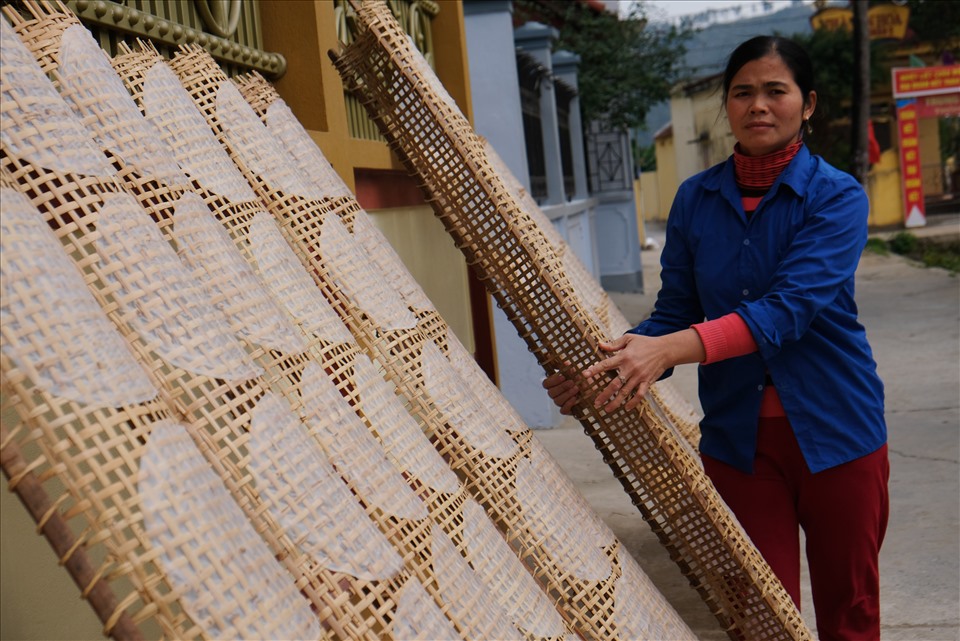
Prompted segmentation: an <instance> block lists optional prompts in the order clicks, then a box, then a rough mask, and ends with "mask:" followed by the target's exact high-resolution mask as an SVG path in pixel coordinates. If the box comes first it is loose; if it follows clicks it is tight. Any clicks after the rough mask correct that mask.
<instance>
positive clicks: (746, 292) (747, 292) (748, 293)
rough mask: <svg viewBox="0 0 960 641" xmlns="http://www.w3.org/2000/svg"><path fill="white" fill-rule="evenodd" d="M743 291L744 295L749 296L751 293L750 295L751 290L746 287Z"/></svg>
mask: <svg viewBox="0 0 960 641" xmlns="http://www.w3.org/2000/svg"><path fill="white" fill-rule="evenodd" d="M742 293H743V295H744V296H749V295H750V290H749V289H745V290H743V292H742Z"/></svg>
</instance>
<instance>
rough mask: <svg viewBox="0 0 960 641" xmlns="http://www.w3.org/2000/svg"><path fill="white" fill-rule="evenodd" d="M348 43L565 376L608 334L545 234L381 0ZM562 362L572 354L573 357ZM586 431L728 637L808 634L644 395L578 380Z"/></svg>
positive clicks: (343, 57) (391, 126)
mask: <svg viewBox="0 0 960 641" xmlns="http://www.w3.org/2000/svg"><path fill="white" fill-rule="evenodd" d="M357 26H358V32H357V33H356V34H355V35H356V37H355V40H354V42H353V43H352V44H351V45H349V46H346V47H345V48H344V49H343V50H342V51H341V52H340V53H339V54H336V55H334V56H333V57H334V62H335V64H336V66H337V68H338V70H339V71H340V74H341V76H342V77H343V78H344V82H345V85H346V86H347V87H348V88H349V90H351V91H352V92H353V93H355V95H357V96H358V97H359V98H360V99H361V101H362V102H363V103H364V104H365V106H366V108H367V110H368V113H369V114H370V115H371V117H372V118H373V119H374V120H375V121H376V122H377V124H378V126H379V127H380V129H381V132H382V133H383V134H384V135H385V137H386V138H387V140H388V141H389V142H390V144H391V146H392V147H393V149H394V150H395V151H396V153H397V154H398V155H399V156H400V158H401V159H402V160H403V161H404V163H405V164H406V166H407V168H408V169H409V170H410V171H411V172H412V173H414V174H416V175H417V177H418V178H419V179H420V180H421V181H422V182H423V185H424V190H425V192H426V194H427V196H428V200H429V201H430V202H431V203H432V204H433V205H434V208H435V211H436V213H437V215H438V216H439V217H440V218H441V220H442V221H443V222H444V224H445V226H446V227H447V230H448V231H449V232H450V233H451V234H452V235H453V237H454V239H455V242H456V243H457V244H458V246H460V247H461V249H462V251H463V252H464V253H465V254H466V256H467V258H468V261H469V262H471V263H473V264H475V268H476V270H477V272H478V274H479V275H480V276H481V277H482V278H483V279H484V280H485V282H486V283H487V285H488V287H489V288H490V290H491V291H492V292H493V293H494V295H495V296H496V298H497V300H498V302H499V303H500V306H501V307H502V308H503V309H504V310H505V311H506V312H507V315H508V317H510V318H511V320H512V321H513V322H514V324H515V326H516V327H517V329H518V331H519V332H520V334H521V336H522V337H524V339H525V340H526V341H527V343H528V346H529V347H530V348H531V350H532V351H533V352H534V353H535V354H536V356H537V358H538V359H539V360H540V362H541V364H543V365H544V367H545V369H547V371H557V370H563V371H564V372H565V374H566V375H567V376H568V377H571V378H578V376H579V374H578V373H579V372H580V371H582V370H583V369H585V368H586V367H587V366H588V365H590V364H591V363H593V362H595V361H596V360H597V359H598V357H599V351H598V349H597V347H596V344H597V342H598V340H600V339H602V338H603V336H602V335H601V334H600V330H599V327H598V325H597V323H596V322H594V320H593V318H592V315H591V314H590V312H589V310H585V309H583V305H582V303H581V302H580V301H579V300H578V299H577V298H576V296H575V295H574V292H573V288H572V287H571V286H570V281H569V280H568V279H567V278H566V277H565V275H564V274H563V272H562V269H561V268H560V265H559V263H560V261H559V260H558V259H556V258H555V257H553V258H551V257H550V256H549V255H547V256H545V255H544V253H543V247H544V246H545V245H546V244H547V241H546V240H545V238H544V236H543V233H542V232H539V231H537V229H536V226H535V225H534V224H533V223H532V221H531V220H530V219H529V216H528V215H527V214H525V213H524V211H523V210H522V209H521V208H520V206H519V205H518V203H517V202H516V201H515V200H514V199H513V197H511V195H510V193H509V190H508V189H507V188H506V186H505V185H504V184H503V181H502V180H501V179H500V178H499V177H498V175H497V172H496V171H495V169H494V168H493V167H492V166H491V164H490V162H489V160H488V158H487V155H486V153H485V151H484V148H483V145H482V142H481V141H480V140H479V139H478V138H477V136H476V135H475V134H474V133H473V132H472V130H471V128H470V126H469V123H467V121H466V120H465V119H464V118H463V116H462V114H460V113H459V111H458V110H457V109H456V108H455V106H453V105H452V102H451V101H449V99H445V98H444V96H443V95H442V94H441V93H440V92H439V91H437V90H436V85H438V84H439V83H438V82H437V81H436V78H435V77H434V76H433V75H432V74H431V73H430V72H429V70H428V69H427V68H426V66H425V65H424V64H423V62H422V60H421V59H420V57H419V54H418V53H417V52H416V51H415V50H414V49H413V48H412V47H411V46H410V45H409V43H408V41H407V39H406V37H405V36H404V34H403V32H402V30H401V29H400V28H399V26H398V25H397V24H396V21H395V20H394V19H393V17H392V16H391V15H390V12H389V10H388V9H387V8H386V7H385V5H383V4H382V3H379V2H365V3H363V4H362V6H360V7H358V11H357ZM567 363H569V365H567ZM579 383H580V388H581V390H584V397H585V399H584V402H583V403H582V404H581V406H580V407H579V409H578V411H579V413H580V420H581V422H582V424H583V425H584V428H585V430H586V432H587V433H588V434H589V435H590V436H591V437H592V438H593V439H594V442H595V443H596V444H597V446H598V448H599V449H600V450H601V451H602V452H603V454H604V455H605V460H607V461H608V462H609V464H610V465H611V468H612V469H613V471H614V473H615V475H616V476H617V477H618V478H619V479H620V481H621V483H622V484H623V486H624V488H625V490H626V491H627V492H628V494H629V495H630V496H631V498H632V500H633V501H634V504H635V505H637V507H638V508H639V509H640V510H641V513H642V514H643V516H644V518H645V519H646V520H647V521H648V523H650V524H651V526H652V528H653V529H654V531H655V532H656V533H657V535H658V536H659V537H660V539H661V541H662V542H663V543H664V545H666V546H667V547H668V549H669V550H670V552H671V555H672V556H673V558H675V559H676V561H677V563H678V565H680V567H681V570H682V571H683V572H684V573H685V574H687V575H688V576H690V577H691V580H692V582H693V583H694V584H695V586H696V587H697V589H698V590H699V592H700V594H701V596H702V597H703V598H704V600H705V601H706V602H707V604H708V605H709V606H710V607H711V609H712V610H713V611H714V613H715V614H716V616H717V618H718V620H719V621H720V623H721V624H722V625H723V627H724V628H725V629H727V630H728V633H729V635H730V636H731V638H749V639H774V638H808V637H809V631H808V630H807V629H806V627H805V626H804V624H803V622H802V620H801V618H800V616H799V613H798V612H797V611H796V608H795V607H794V606H793V604H792V602H791V600H790V598H789V596H788V595H787V594H786V592H785V590H784V589H783V587H782V586H781V585H780V583H779V581H778V580H777V579H776V577H775V576H774V575H773V573H772V572H771V571H770V569H769V567H768V566H767V565H766V563H765V562H764V561H763V559H762V557H761V556H760V555H759V553H758V552H757V551H756V549H755V548H754V547H753V546H752V544H750V542H749V541H748V540H747V538H746V536H745V535H744V533H743V531H742V530H741V529H740V527H739V525H738V524H737V523H736V521H735V520H734V518H733V517H732V515H731V514H730V513H729V511H728V510H727V509H726V507H725V506H724V504H723V503H722V501H721V500H720V498H719V497H718V496H717V494H716V492H715V490H714V489H713V487H712V485H711V484H710V482H709V480H708V479H707V478H706V476H705V475H704V474H703V471H702V469H701V468H700V466H699V465H698V463H697V461H696V460H695V456H694V454H693V452H692V450H691V449H690V448H689V447H688V446H687V445H686V444H685V443H684V442H683V441H682V439H681V437H680V436H679V435H678V434H677V433H676V432H675V431H674V430H673V429H672V427H671V426H670V425H669V424H667V423H666V422H665V421H663V420H661V419H660V417H659V416H658V415H657V413H656V412H655V411H653V410H652V409H651V408H650V403H649V399H647V400H645V402H644V404H643V405H642V407H641V409H640V411H635V412H627V411H625V410H622V409H620V410H617V411H614V412H612V413H609V414H607V413H605V412H603V411H602V410H594V409H593V408H592V401H593V398H594V397H595V396H596V394H598V393H599V391H600V389H601V388H602V385H600V384H599V383H598V382H594V383H592V384H591V383H588V382H587V381H584V380H580V381H579Z"/></svg>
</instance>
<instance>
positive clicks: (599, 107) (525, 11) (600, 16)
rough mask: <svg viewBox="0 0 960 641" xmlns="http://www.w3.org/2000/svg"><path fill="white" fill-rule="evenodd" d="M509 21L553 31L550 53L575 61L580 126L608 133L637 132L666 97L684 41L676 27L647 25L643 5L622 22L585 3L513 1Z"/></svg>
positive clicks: (685, 33)
mask: <svg viewBox="0 0 960 641" xmlns="http://www.w3.org/2000/svg"><path fill="white" fill-rule="evenodd" d="M514 20H515V21H516V22H517V23H523V22H526V21H527V20H538V21H540V22H545V23H547V24H550V25H551V26H554V27H556V28H557V30H558V31H559V32H560V36H559V38H558V39H557V42H556V43H555V45H554V48H555V49H566V50H569V51H572V52H574V53H576V54H577V55H578V56H580V69H579V75H578V78H577V82H578V83H579V85H580V109H581V111H582V113H583V118H584V121H585V122H589V121H591V120H602V121H605V122H606V123H607V124H608V125H610V126H612V127H613V128H621V127H623V128H634V127H639V126H642V125H643V123H644V120H645V118H646V115H647V111H648V110H649V109H650V107H651V106H653V105H654V104H656V103H658V102H660V101H661V100H665V99H667V98H668V97H669V96H670V88H671V86H672V85H673V84H674V83H675V82H676V81H677V80H678V79H679V72H680V64H681V62H682V60H683V55H684V53H685V52H686V51H685V49H684V47H683V43H684V42H685V41H686V39H687V38H688V37H689V32H688V31H686V30H684V29H680V28H677V27H675V26H670V25H664V26H659V25H658V26H656V27H655V26H653V25H651V24H649V23H648V21H647V20H646V6H645V5H644V4H643V3H636V4H634V8H633V10H632V12H631V14H630V15H629V16H628V17H626V18H625V19H623V20H621V19H619V18H618V17H617V16H616V15H614V14H612V13H609V12H607V11H597V10H596V9H594V8H593V7H591V6H590V5H588V4H587V3H585V2H548V1H545V0H516V2H515V4H514Z"/></svg>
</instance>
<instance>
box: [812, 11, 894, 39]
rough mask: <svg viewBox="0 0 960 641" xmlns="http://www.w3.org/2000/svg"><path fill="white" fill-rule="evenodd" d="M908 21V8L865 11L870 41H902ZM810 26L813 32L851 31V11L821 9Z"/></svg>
mask: <svg viewBox="0 0 960 641" xmlns="http://www.w3.org/2000/svg"><path fill="white" fill-rule="evenodd" d="M909 21H910V7H898V6H897V5H893V4H881V5H874V6H872V7H870V9H869V10H867V22H868V24H869V25H870V39H871V40H902V39H903V37H904V35H906V33H907V23H908V22H909ZM810 24H811V26H813V28H814V29H815V30H819V29H823V30H825V31H837V30H838V29H843V30H844V31H853V9H841V8H839V7H829V8H827V9H822V10H820V11H818V12H817V13H816V14H814V15H813V16H812V17H811V18H810Z"/></svg>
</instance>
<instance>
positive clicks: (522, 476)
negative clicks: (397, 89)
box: [172, 49, 689, 638]
mask: <svg viewBox="0 0 960 641" xmlns="http://www.w3.org/2000/svg"><path fill="white" fill-rule="evenodd" d="M172 66H173V68H174V69H175V71H177V73H178V74H179V75H180V76H181V79H182V80H183V81H184V85H185V86H186V87H187V89H188V90H190V92H191V94H192V95H193V97H194V99H195V101H196V103H197V104H198V106H200V107H201V110H202V111H203V112H204V113H205V115H206V116H207V119H208V122H210V124H211V126H212V127H213V128H214V130H215V131H217V132H218V133H219V135H220V136H221V137H222V139H223V141H224V143H225V144H226V145H227V147H228V149H229V150H230V151H231V154H232V156H233V158H234V160H235V162H237V164H238V166H239V167H241V169H243V170H244V173H245V174H246V175H247V177H248V179H250V180H251V182H252V183H253V184H254V186H255V188H256V189H257V190H258V192H259V193H261V195H262V196H263V197H264V200H265V201H266V202H267V204H268V206H270V207H271V210H272V211H273V213H274V214H275V215H276V216H277V217H278V219H279V220H280V221H281V223H282V226H283V227H284V228H285V231H286V232H287V233H288V237H289V238H290V239H291V241H292V244H293V245H294V247H295V248H296V249H297V250H298V254H299V255H300V256H301V259H302V260H303V261H304V264H305V265H307V266H308V267H309V269H310V271H311V273H312V274H313V275H314V276H315V278H316V282H317V284H318V285H319V286H320V287H321V289H323V290H324V291H325V293H326V294H327V295H328V296H329V297H331V298H337V299H339V300H340V301H341V302H342V308H343V309H344V311H345V313H346V319H347V322H348V324H349V325H350V326H351V329H352V330H353V331H354V333H355V334H357V335H358V337H359V338H360V341H361V342H362V343H364V344H365V345H366V346H367V347H368V349H369V351H370V352H371V354H372V355H374V356H375V357H376V358H377V360H378V362H379V364H380V365H382V366H383V367H384V368H385V369H386V371H387V374H388V375H390V376H391V378H392V380H394V381H396V382H398V383H399V386H400V388H401V391H402V392H403V393H404V395H405V396H406V398H407V400H408V401H409V403H410V405H411V408H412V409H413V411H414V414H415V415H416V416H417V418H418V420H419V421H420V423H421V425H422V426H423V428H424V429H425V430H426V431H427V433H428V434H429V435H430V436H431V438H432V439H433V440H434V445H436V446H437V447H438V449H439V451H440V453H441V454H443V456H444V458H446V459H447V460H449V461H450V463H451V465H452V466H453V467H454V469H456V470H457V472H458V473H460V474H462V475H463V476H464V477H465V478H467V480H468V481H469V485H470V487H471V489H472V490H473V492H474V494H475V496H476V497H477V499H478V500H479V501H480V502H481V503H482V504H483V505H484V506H485V507H486V508H487V509H488V511H489V512H490V513H491V514H493V515H494V516H495V518H497V519H498V521H499V523H500V525H502V526H503V525H505V522H506V525H507V526H505V527H504V530H505V532H506V534H507V537H508V539H510V540H511V541H512V542H513V543H514V545H515V547H519V548H520V549H521V550H522V554H521V556H522V558H523V560H524V562H526V563H527V564H528V565H529V566H530V567H531V568H533V571H534V573H535V574H536V575H537V576H538V578H540V579H541V582H546V585H547V589H548V591H549V594H550V597H551V599H552V600H556V601H558V602H559V604H560V606H559V607H560V608H561V612H562V613H563V614H564V615H565V616H566V617H567V619H568V620H569V621H571V622H572V623H573V625H574V626H575V628H576V629H577V630H585V631H587V632H586V633H587V634H589V635H590V636H591V637H595V638H611V637H612V636H613V635H615V630H616V627H615V626H617V625H626V624H623V623H622V622H623V621H627V622H628V623H629V625H630V626H632V629H634V630H639V629H642V628H643V627H644V626H650V625H663V626H665V628H664V629H667V630H673V631H672V632H668V633H667V635H666V636H673V637H675V638H686V637H688V636H689V631H688V630H687V629H686V627H685V626H683V625H682V624H679V618H678V617H676V615H675V613H672V612H671V611H670V609H669V607H668V606H666V604H665V603H664V602H663V599H662V597H661V596H660V595H659V594H657V593H656V592H655V591H651V593H650V594H647V595H646V596H645V597H644V598H643V599H640V598H636V599H633V600H631V599H621V601H620V602H615V595H616V594H617V591H618V586H622V585H623V583H622V581H621V579H622V577H623V576H624V575H625V574H629V575H630V576H634V575H635V574H637V573H639V568H636V567H635V565H634V566H633V567H630V568H628V571H624V570H623V568H622V567H621V566H620V564H621V563H622V564H628V563H633V561H632V560H631V559H629V557H621V556H620V555H619V554H617V551H618V550H619V544H618V543H616V542H615V541H613V540H612V536H611V537H610V540H609V541H598V540H597V539H591V540H587V541H583V540H581V538H578V537H576V536H569V537H564V536H560V535H559V533H560V532H563V531H565V529H569V528H570V527H571V526H572V525H573V524H575V523H577V522H582V521H583V520H584V519H583V518H573V519H571V518H570V517H571V516H574V517H576V516H577V511H578V510H580V509H581V508H582V507H583V502H582V499H580V500H579V502H578V500H576V499H574V498H572V497H568V496H566V494H565V493H566V492H567V490H568V488H570V487H571V486H570V484H569V482H567V483H566V484H564V483H553V482H552V479H551V481H550V482H548V481H547V479H545V478H544V477H543V476H542V475H541V474H540V471H539V470H534V471H532V472H529V471H528V470H529V469H530V468H532V467H533V466H532V464H531V463H530V456H531V452H532V451H533V450H534V445H532V444H531V443H530V441H531V438H530V434H529V431H528V430H525V428H524V430H525V431H524V432H522V433H518V434H516V435H515V438H510V436H509V434H508V433H507V432H505V431H504V430H502V429H498V428H497V427H496V425H497V419H496V417H490V419H489V420H487V421H483V420H479V419H482V418H483V417H484V416H485V415H486V410H485V409H484V407H483V406H482V403H481V402H478V401H476V400H475V397H474V396H473V392H472V391H469V390H470V388H469V386H462V384H460V385H457V384H456V383H454V388H453V391H450V390H449V388H448V389H446V390H443V389H441V388H435V389H428V388H429V385H428V384H427V383H425V382H424V373H423V371H422V368H421V366H420V356H421V350H422V351H423V353H424V354H427V355H428V356H427V357H429V355H430V353H431V351H430V350H431V349H433V350H434V351H433V354H432V355H433V356H434V357H435V358H434V360H433V363H434V365H435V368H436V369H439V370H440V371H442V372H444V375H443V376H430V377H429V378H430V382H433V381H434V379H439V380H440V383H438V385H440V386H443V385H444V384H446V383H447V380H446V379H447V377H449V378H450V380H454V381H455V380H457V379H458V374H457V372H456V370H455V369H453V368H452V367H451V366H450V363H449V361H447V360H446V359H445V358H444V357H443V356H442V353H441V352H440V350H441V347H442V345H443V344H445V343H447V342H449V340H444V341H440V343H441V346H440V347H437V346H435V344H434V343H430V342H428V341H427V340H426V339H425V338H424V337H423V335H422V334H421V333H420V330H419V328H418V326H417V323H416V319H415V318H414V317H413V315H412V314H411V312H410V308H409V307H408V306H407V304H406V302H405V301H404V300H403V299H401V298H400V297H399V295H398V294H397V292H396V291H394V290H393V289H390V288H385V287H383V286H382V285H379V284H378V283H379V282H380V281H381V280H382V275H381V274H380V272H379V271H378V270H377V266H376V265H371V264H370V261H369V260H368V259H367V258H366V257H365V256H363V255H362V254H361V253H360V252H359V251H358V249H357V243H356V242H355V241H354V240H353V239H352V238H351V237H350V232H349V230H348V229H347V228H345V227H344V226H343V224H342V223H341V220H342V219H341V218H339V217H338V216H336V215H331V214H330V213H327V212H326V211H325V208H324V207H323V205H324V203H322V202H321V203H319V206H318V205H317V204H311V203H310V202H309V200H308V199H307V198H305V197H304V196H303V195H316V191H310V190H311V189H313V190H319V188H318V187H310V186H307V183H308V182H309V181H308V179H307V178H305V177H304V175H303V174H302V173H300V172H299V171H298V170H297V168H296V167H295V166H293V165H292V164H290V163H288V160H287V158H288V154H287V153H285V152H284V150H283V148H282V147H279V146H278V142H277V141H276V139H274V138H273V137H272V136H271V134H270V132H268V131H266V130H265V129H264V126H263V125H262V124H261V123H260V122H259V121H258V120H257V117H256V115H255V114H254V113H253V112H252V110H251V109H250V107H249V105H247V104H246V103H244V104H243V105H238V104H235V103H234V102H233V98H232V95H233V92H234V91H235V89H234V88H233V87H232V85H230V84H229V83H228V82H227V79H226V78H225V77H224V76H223V75H222V73H221V72H220V71H219V70H218V69H217V68H216V66H215V65H213V64H212V61H211V60H209V57H208V56H206V55H205V54H203V53H202V52H199V51H197V50H194V49H186V50H185V51H184V52H183V53H181V54H180V55H179V56H177V58H175V59H174V61H173V62H172ZM214 94H216V95H217V98H216V99H214V98H213V97H212V96H213V95H214ZM257 131H259V133H255V132H257ZM240 132H242V136H241V135H239V134H240ZM254 167H257V168H262V169H267V170H266V171H256V170H255V169H254ZM278 185H282V186H284V187H286V189H284V188H283V187H278ZM293 190H299V191H293ZM342 191H343V190H337V191H335V192H334V193H342ZM326 204H328V205H330V204H332V205H333V206H334V207H342V209H343V210H344V211H347V210H349V211H351V212H352V213H351V215H350V216H344V218H349V219H353V220H356V214H357V213H363V212H360V211H359V208H358V207H357V206H356V204H355V201H353V200H352V199H350V198H345V197H343V196H342V195H338V196H337V197H335V198H334V199H333V200H332V202H331V201H328V202H327V203H326ZM364 216H365V214H364ZM354 228H355V229H356V223H355V227H354ZM365 290H372V291H374V292H376V296H370V295H369V294H368V293H365ZM461 349H462V348H461ZM425 358H426V357H425ZM373 378H374V377H373V376H369V377H366V380H372V379H373ZM360 385H361V387H363V386H364V385H365V382H363V381H361V382H360ZM488 385H489V383H488ZM458 387H459V389H460V390H463V389H467V390H468V391H467V392H465V393H464V392H460V391H457V388H458ZM438 390H439V391H438ZM431 392H435V393H437V395H438V396H437V398H436V399H435V398H433V397H432V396H431ZM441 394H446V396H445V398H443V399H440V395H441ZM457 394H460V395H459V396H457ZM444 402H446V403H447V405H446V409H447V410H449V408H452V407H455V408H456V411H455V413H452V412H449V411H445V407H444ZM374 422H375V423H376V421H374ZM543 469H544V470H545V472H546V473H550V472H551V471H556V470H557V468H556V466H553V465H544V468H543ZM518 470H520V472H519V473H518ZM519 481H522V483H520V482H519ZM524 484H525V485H524ZM521 485H523V487H520V486H521ZM523 490H526V491H528V492H529V493H530V494H531V495H532V496H533V497H534V499H536V500H530V501H528V502H526V503H524V501H523V495H522V491H523ZM557 493H559V495H560V496H557ZM548 499H549V500H548ZM554 499H556V500H554ZM593 518H594V520H595V517H593ZM544 533H550V536H547V535H545V534H544ZM600 538H602V537H600ZM551 546H552V547H551ZM601 548H603V549H601ZM604 551H606V552H608V553H609V554H610V559H605V558H604V554H603V552H604ZM611 561H613V562H614V564H613V566H612V567H611ZM591 564H592V565H591ZM584 567H592V568H593V570H592V571H593V573H594V575H593V576H591V575H590V573H589V572H584V570H583V568H584ZM578 573H579V574H578ZM580 574H584V575H585V577H584V576H580ZM635 587H638V586H628V587H625V588H623V589H621V590H620V593H621V594H622V593H624V592H626V591H632V592H636V593H637V594H642V593H643V592H644V590H643V589H642V588H643V586H639V587H638V589H635V590H634V589H633V588H635ZM661 612H665V613H667V614H665V615H664V616H663V617H662V618H661V619H658V616H660V615H659V614H658V613H661ZM675 626H676V627H675Z"/></svg>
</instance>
